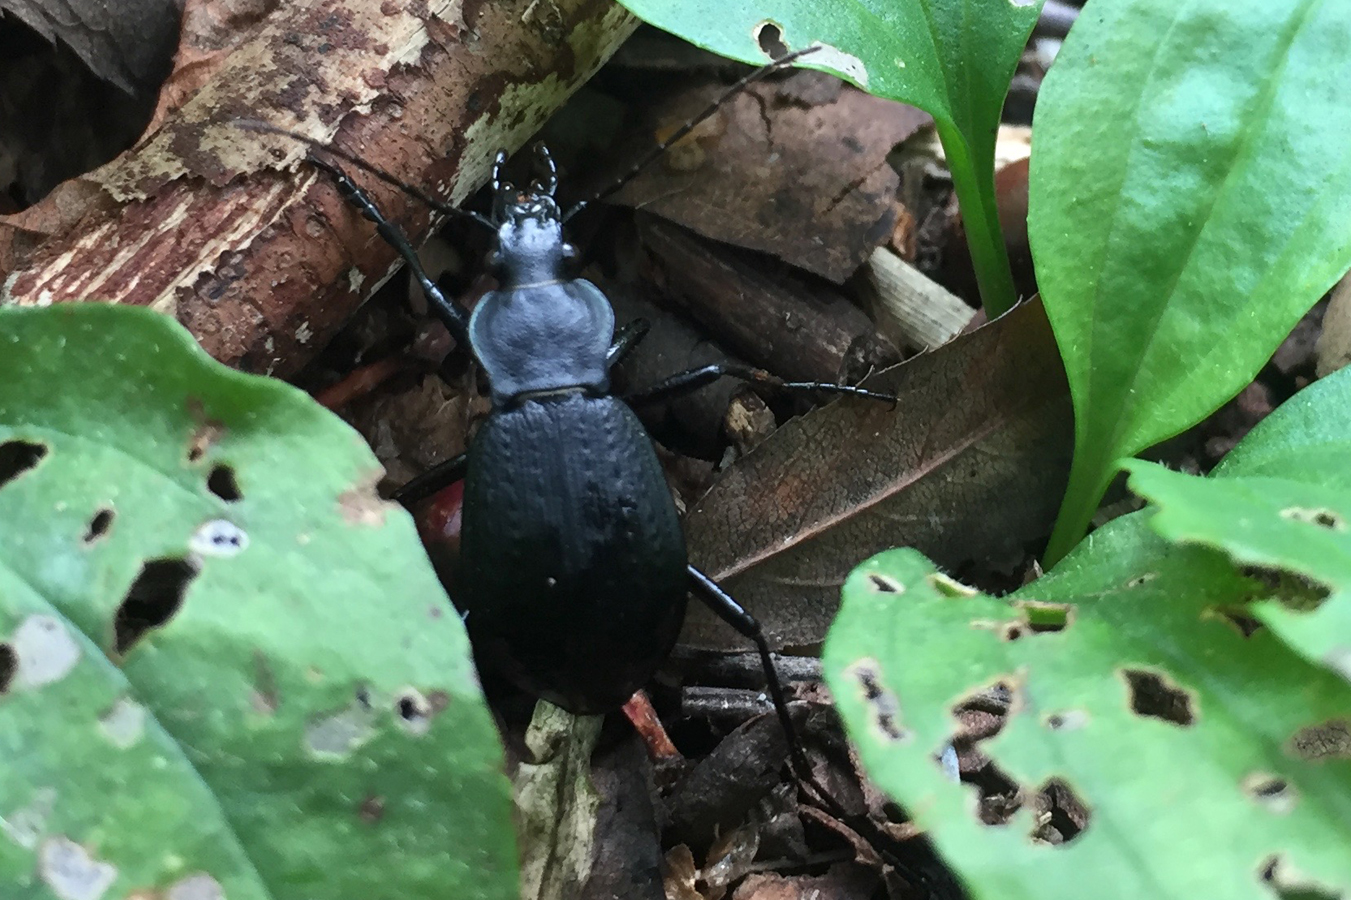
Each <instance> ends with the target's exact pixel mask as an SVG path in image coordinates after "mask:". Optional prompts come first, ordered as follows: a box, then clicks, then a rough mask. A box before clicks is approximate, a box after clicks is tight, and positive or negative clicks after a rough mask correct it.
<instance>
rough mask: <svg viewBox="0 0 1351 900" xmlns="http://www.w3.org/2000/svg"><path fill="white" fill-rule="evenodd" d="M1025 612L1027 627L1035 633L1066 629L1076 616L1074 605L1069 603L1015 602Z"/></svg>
mask: <svg viewBox="0 0 1351 900" xmlns="http://www.w3.org/2000/svg"><path fill="white" fill-rule="evenodd" d="M1014 606H1015V607H1017V609H1018V611H1019V612H1021V613H1022V614H1023V619H1024V621H1025V622H1026V624H1027V629H1028V630H1029V631H1031V632H1032V633H1033V634H1044V633H1046V632H1048V631H1064V630H1065V627H1066V626H1068V625H1069V624H1070V621H1071V619H1072V618H1073V616H1074V607H1073V606H1071V605H1070V604H1068V603H1046V602H1043V601H1041V600H1021V601H1019V602H1017V603H1015V604H1014Z"/></svg>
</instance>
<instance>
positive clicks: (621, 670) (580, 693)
mask: <svg viewBox="0 0 1351 900" xmlns="http://www.w3.org/2000/svg"><path fill="white" fill-rule="evenodd" d="M461 551H462V555H461V568H460V570H459V574H458V576H457V586H458V591H457V594H458V596H457V598H456V599H457V605H459V606H460V608H461V611H462V612H464V613H466V614H467V615H466V618H465V624H466V625H467V627H468V629H469V634H470V638H471V640H472V641H473V644H474V648H475V654H476V655H477V656H478V658H479V662H480V664H481V665H485V666H489V667H492V668H493V669H495V670H497V671H499V672H501V673H502V674H503V675H505V676H506V677H507V678H509V679H510V680H511V681H513V682H514V683H516V684H517V685H518V686H519V687H521V688H523V689H524V690H527V691H529V692H530V693H532V694H535V695H537V696H540V697H543V698H544V699H546V700H549V701H551V702H553V703H555V704H557V705H559V706H562V707H563V708H565V709H568V710H570V711H572V712H574V713H578V714H585V713H600V712H608V711H610V710H613V709H616V708H617V707H619V706H620V705H622V704H623V703H624V702H625V701H626V700H628V698H629V697H630V696H631V695H632V694H633V692H634V691H635V690H637V689H638V688H640V687H642V686H643V685H644V684H645V683H646V682H647V681H648V680H649V679H650V678H651V676H652V674H653V672H654V671H655V670H656V669H657V667H658V666H659V665H660V664H661V662H662V661H663V660H664V659H665V658H666V656H667V655H668V654H669V653H670V650H671V647H672V645H673V644H674V643H675V640H676V636H677V635H678V633H679V631H680V626H681V623H682V621H683V620H684V616H685V604H686V596H687V595H686V591H687V589H688V584H689V580H688V577H687V573H686V569H685V565H686V555H685V539H684V535H683V534H682V532H681V528H680V521H679V518H678V517H677V515H676V511H675V506H674V504H673V503H672V500H671V494H670V490H669V489H668V487H667V485H666V480H665V477H664V476H663V474H662V470H661V466H660V464H659V463H658V461H657V457H656V454H655V453H654V452H653V449H652V444H651V441H650V439H649V438H648V436H647V433H646V432H645V431H644V430H643V427H642V425H641V423H640V422H639V421H638V419H637V417H636V416H634V414H633V412H632V411H631V410H630V409H629V408H628V407H627V406H625V405H624V404H623V403H622V402H621V401H619V400H617V399H615V398H613V397H609V396H591V395H587V394H585V393H582V392H576V391H574V392H568V393H561V394H558V395H555V396H551V397H543V398H537V399H525V400H522V401H519V402H518V403H517V404H514V405H512V406H508V407H503V408H499V409H497V410H496V411H494V412H493V413H492V414H491V415H490V416H489V418H488V419H487V421H486V422H485V423H484V425H483V427H482V428H481V429H480V430H479V432H478V435H477V436H476V437H475V439H474V442H473V445H472V447H471V448H470V452H469V469H468V475H467V478H466V481H465V493H464V525H463V535H462V544H461Z"/></svg>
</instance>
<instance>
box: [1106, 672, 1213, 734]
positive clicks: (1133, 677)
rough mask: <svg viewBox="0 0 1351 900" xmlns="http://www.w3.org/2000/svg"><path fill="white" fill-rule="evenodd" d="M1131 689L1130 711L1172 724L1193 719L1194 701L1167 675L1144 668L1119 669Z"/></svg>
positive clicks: (1182, 723) (1184, 724)
mask: <svg viewBox="0 0 1351 900" xmlns="http://www.w3.org/2000/svg"><path fill="white" fill-rule="evenodd" d="M1121 675H1122V677H1123V678H1124V679H1125V680H1126V685H1127V687H1128V688H1129V690H1130V705H1131V711H1132V712H1134V713H1136V714H1137V715H1141V716H1148V717H1150V718H1152V719H1162V720H1163V721H1165V722H1171V723H1173V724H1174V725H1182V726H1184V727H1185V726H1189V725H1192V724H1195V722H1196V700H1195V698H1194V697H1193V696H1192V695H1191V694H1190V693H1189V692H1187V691H1186V690H1184V689H1182V688H1181V687H1179V686H1178V685H1176V684H1175V683H1173V682H1172V681H1171V680H1169V679H1168V677H1167V676H1165V675H1162V674H1159V673H1156V672H1150V671H1148V670H1146V669H1122V670H1121Z"/></svg>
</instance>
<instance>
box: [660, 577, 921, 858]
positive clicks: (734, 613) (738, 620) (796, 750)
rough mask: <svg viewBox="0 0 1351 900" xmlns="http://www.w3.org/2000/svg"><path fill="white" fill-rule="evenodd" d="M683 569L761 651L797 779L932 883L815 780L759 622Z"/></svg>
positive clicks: (883, 851) (886, 853)
mask: <svg viewBox="0 0 1351 900" xmlns="http://www.w3.org/2000/svg"><path fill="white" fill-rule="evenodd" d="M686 568H687V569H688V570H689V573H690V582H691V586H692V588H693V591H694V594H695V596H697V597H698V598H699V599H700V600H702V601H703V602H704V605H705V606H707V607H708V608H709V609H711V610H713V612H714V613H716V614H717V616H718V617H719V618H720V619H722V620H723V621H724V622H726V623H727V624H728V625H731V626H732V627H733V628H735V629H736V630H737V631H738V632H740V633H741V634H742V635H744V636H745V637H747V638H749V639H750V640H751V641H753V642H754V643H755V649H756V650H758V651H759V653H760V665H761V666H762V667H763V668H764V670H765V680H766V681H767V682H768V685H769V696H770V699H771V700H773V701H774V712H775V713H776V714H777V715H778V717H779V725H780V727H782V728H783V732H784V736H785V737H786V738H787V739H788V748H789V759H790V760H791V761H792V764H793V772H794V773H795V774H796V775H797V777H798V779H799V780H801V781H802V782H803V783H804V784H805V785H807V786H808V787H809V788H810V789H811V793H812V794H814V795H815V796H816V798H817V800H818V801H819V802H820V803H821V804H822V806H824V807H825V808H826V810H827V811H828V812H830V814H831V815H833V816H835V817H836V818H837V819H839V820H840V821H842V822H844V823H845V824H847V825H849V826H850V827H851V828H853V829H854V830H855V832H857V833H858V834H859V836H860V837H862V838H863V839H864V840H866V841H867V842H868V843H869V845H871V846H872V848H873V849H874V850H876V851H877V852H878V854H879V855H881V856H882V858H883V859H885V860H886V861H887V862H888V863H890V864H891V865H892V866H894V867H895V868H896V869H897V871H898V872H900V873H901V875H902V876H903V877H904V878H906V880H908V881H911V882H912V883H914V884H917V885H929V884H931V879H930V878H929V876H928V874H927V873H926V872H925V871H924V869H923V868H922V867H917V866H916V865H915V864H914V862H913V861H911V860H907V859H902V858H900V857H898V856H897V855H896V854H895V853H893V852H892V851H891V850H890V849H889V846H888V845H889V844H890V843H891V841H890V840H889V839H888V838H887V836H886V835H884V834H883V833H882V832H881V831H880V830H879V829H878V828H877V827H876V826H875V825H873V824H872V822H870V821H869V820H868V819H867V817H866V816H864V817H859V816H853V815H850V814H849V813H848V812H847V811H846V810H845V809H844V807H843V806H841V805H840V802H839V801H838V800H836V799H835V798H834V797H833V796H831V794H830V792H829V791H827V790H826V789H825V788H824V787H823V786H822V785H821V782H819V781H817V779H816V776H815V775H814V774H813V773H812V769H811V764H810V763H809V762H808V761H807V755H806V754H805V753H803V752H802V741H801V740H800V739H799V738H798V735H797V728H796V727H795V726H794V725H793V719H792V717H791V716H790V715H789V713H788V701H787V700H786V699H785V698H784V693H783V685H782V684H781V683H780V681H779V673H778V672H777V671H776V670H775V668H774V661H773V659H772V658H771V657H770V653H769V643H768V642H767V641H766V640H765V635H764V631H763V629H761V627H760V623H759V621H758V620H756V618H755V617H754V616H752V615H751V614H750V613H748V612H746V609H745V607H743V606H742V605H741V604H740V603H737V602H736V600H735V599H734V598H733V597H732V595H731V594H729V593H727V592H726V591H725V590H723V589H722V587H721V586H719V585H718V583H717V582H716V581H714V580H713V579H712V578H710V577H709V576H708V575H707V574H705V573H704V572H701V571H700V570H699V569H696V568H695V567H694V566H692V565H691V566H687V567H686Z"/></svg>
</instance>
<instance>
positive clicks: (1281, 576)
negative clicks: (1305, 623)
mask: <svg viewBox="0 0 1351 900" xmlns="http://www.w3.org/2000/svg"><path fill="white" fill-rule="evenodd" d="M1240 572H1242V574H1243V575H1244V577H1246V578H1251V579H1253V580H1254V581H1256V582H1258V583H1259V584H1260V585H1261V586H1262V588H1263V589H1264V590H1263V591H1262V592H1261V593H1260V594H1258V595H1256V597H1254V599H1263V600H1265V599H1271V600H1275V601H1276V602H1278V603H1280V604H1281V606H1283V607H1284V608H1286V609H1288V610H1290V611H1291V612H1311V611H1313V610H1315V609H1317V608H1318V607H1319V606H1321V605H1322V604H1323V601H1324V600H1326V599H1327V598H1328V589H1327V588H1325V587H1323V586H1322V585H1321V584H1318V583H1317V582H1315V581H1311V580H1310V579H1308V578H1305V577H1304V576H1302V575H1299V574H1297V573H1294V572H1283V571H1281V570H1280V569H1265V568H1261V567H1259V566H1244V567H1243V568H1242V569H1240Z"/></svg>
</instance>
